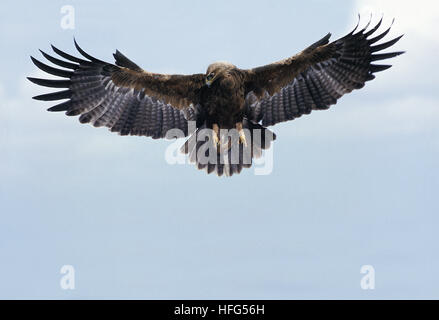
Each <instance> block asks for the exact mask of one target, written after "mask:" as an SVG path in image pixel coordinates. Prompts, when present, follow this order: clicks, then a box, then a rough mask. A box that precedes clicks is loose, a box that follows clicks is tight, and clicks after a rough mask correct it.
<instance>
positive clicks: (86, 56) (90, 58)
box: [73, 39, 107, 64]
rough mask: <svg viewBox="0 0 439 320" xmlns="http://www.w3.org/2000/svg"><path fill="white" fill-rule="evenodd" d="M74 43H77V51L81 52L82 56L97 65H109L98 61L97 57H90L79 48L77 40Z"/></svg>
mask: <svg viewBox="0 0 439 320" xmlns="http://www.w3.org/2000/svg"><path fill="white" fill-rule="evenodd" d="M73 42H74V43H75V47H76V49H77V50H78V51H79V53H80V54H82V55H83V56H84V57H85V58H87V59H89V60H90V61H93V62H95V63H99V64H107V63H106V62H104V61H102V60H99V59H96V58H95V57H92V56H91V55H89V54H88V53H87V52H85V51H84V50H82V48H81V47H80V46H79V44H78V43H77V42H76V39H73Z"/></svg>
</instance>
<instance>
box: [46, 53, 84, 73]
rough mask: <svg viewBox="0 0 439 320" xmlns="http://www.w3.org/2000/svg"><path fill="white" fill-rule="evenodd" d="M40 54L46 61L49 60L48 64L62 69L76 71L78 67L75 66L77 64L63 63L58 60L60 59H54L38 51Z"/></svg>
mask: <svg viewBox="0 0 439 320" xmlns="http://www.w3.org/2000/svg"><path fill="white" fill-rule="evenodd" d="M40 52H41V54H42V55H43V56H44V57H45V58H46V59H47V60H49V61H50V62H52V63H54V64H56V65H57V66H60V67H64V68H67V69H72V70H76V69H78V65H77V64H74V63H70V62H67V61H63V60H60V59H57V58H54V57H52V56H50V55H48V54H47V53H45V52H44V51H43V50H40Z"/></svg>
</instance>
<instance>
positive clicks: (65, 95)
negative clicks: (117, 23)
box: [28, 19, 403, 176]
mask: <svg viewBox="0 0 439 320" xmlns="http://www.w3.org/2000/svg"><path fill="white" fill-rule="evenodd" d="M381 22H382V19H381V20H380V21H379V23H378V24H377V25H376V26H375V27H373V28H371V29H370V30H369V29H368V27H369V24H370V22H369V24H368V25H367V26H366V27H365V28H363V29H361V30H359V31H357V29H358V25H357V27H356V28H355V29H354V30H353V31H352V32H351V33H349V34H348V35H346V36H345V37H343V38H340V39H338V40H336V41H334V42H331V43H330V42H329V39H330V36H331V34H328V35H326V36H325V37H324V38H322V39H321V40H319V41H317V42H316V43H314V44H313V45H311V46H309V47H308V48H306V49H305V50H303V51H302V52H301V53H299V54H297V55H295V56H292V57H290V58H287V59H284V60H282V61H279V62H275V63H272V64H269V65H266V66H262V67H258V68H254V69H248V70H244V69H240V68H237V67H236V66H234V65H233V64H230V63H224V62H217V63H213V64H211V65H210V66H209V67H208V68H207V72H206V73H205V74H193V75H165V74H157V73H151V72H148V71H145V70H143V69H142V68H140V67H139V66H138V65H137V64H135V63H134V62H132V61H131V60H129V59H128V58H127V57H125V56H124V55H123V54H122V53H120V52H119V51H117V50H116V53H115V54H114V58H115V64H111V63H107V62H104V61H101V60H98V59H96V58H94V57H92V56H90V55H89V54H87V53H86V52H84V50H82V49H81V48H80V47H79V46H78V44H77V43H76V41H75V46H76V48H77V50H78V51H79V53H80V54H81V55H82V56H83V57H84V58H77V57H74V56H72V55H70V54H67V53H65V52H63V51H61V50H59V49H57V48H55V47H54V46H52V49H53V51H54V52H55V53H56V54H58V55H59V56H60V57H61V58H64V59H59V58H55V57H53V56H50V55H48V54H47V53H45V52H43V51H41V53H42V54H43V56H44V57H45V58H46V59H47V60H49V61H50V62H52V63H53V64H55V65H56V66H58V67H62V68H63V69H60V68H58V67H52V66H49V65H47V64H44V63H42V62H40V61H38V60H37V59H35V58H33V57H31V58H32V61H33V63H34V64H35V65H36V66H37V67H38V68H40V69H41V70H43V71H45V72H47V73H49V74H52V75H55V76H59V77H62V78H64V79H60V80H46V79H37V78H28V79H29V80H30V81H32V82H33V83H36V84H38V85H41V86H45V87H51V88H64V90H62V91H59V92H55V93H49V94H43V95H39V96H36V97H34V99H37V100H44V101H54V100H62V99H67V100H66V101H64V102H62V103H60V104H57V105H55V106H53V107H51V108H50V109H48V110H49V111H65V112H66V114H67V115H68V116H76V115H79V116H80V117H79V121H80V122H81V123H91V124H92V125H94V126H95V127H100V126H106V127H108V128H110V130H111V131H113V132H118V133H119V134H120V135H141V136H149V137H152V138H154V139H157V138H164V137H166V136H167V133H168V131H169V130H170V129H180V130H181V132H182V135H184V136H188V135H191V137H190V138H189V139H188V141H187V142H186V143H185V145H184V148H183V151H184V152H186V153H189V157H190V159H191V160H192V161H194V162H195V163H196V164H197V166H198V168H199V169H205V170H206V171H207V172H208V173H211V172H215V173H216V174H218V175H223V174H224V175H228V176H231V175H233V174H235V173H239V172H241V170H242V168H245V167H250V166H251V162H252V161H251V160H252V158H253V157H256V156H259V155H260V154H261V153H262V149H266V148H268V147H269V145H270V143H271V141H272V140H274V139H275V136H274V134H272V133H271V131H269V130H268V129H266V128H265V127H266V126H271V125H274V124H276V123H280V122H284V121H288V120H293V119H295V118H298V117H300V116H302V115H303V114H309V113H311V111H312V110H326V109H328V108H329V107H330V106H331V105H333V104H336V103H337V100H338V99H339V98H340V97H341V96H343V95H344V94H346V93H349V92H351V91H352V90H354V89H360V88H362V87H363V86H364V85H365V83H366V82H367V81H369V80H372V79H374V78H375V75H374V74H375V73H376V72H380V71H383V70H386V69H388V68H390V67H391V66H390V65H379V64H375V62H376V61H379V60H384V59H388V58H393V57H395V56H398V55H400V54H401V53H403V52H391V53H381V51H382V50H384V49H387V48H389V47H391V46H392V45H394V44H395V43H396V42H397V41H398V40H399V39H400V38H401V37H397V38H395V39H393V40H390V41H388V42H384V43H381V44H377V42H378V41H380V40H381V39H383V38H384V37H385V36H386V35H387V34H388V32H389V31H390V28H388V29H387V30H386V31H384V32H383V33H381V34H379V35H374V33H375V32H376V31H377V30H378V28H379V27H380V25H381ZM189 123H193V124H194V126H193V127H194V128H195V129H194V130H193V131H192V132H191V130H189V128H190V126H189ZM201 129H210V131H211V135H210V136H208V137H207V138H203V139H201V141H199V140H198V139H195V138H196V137H197V134H198V133H199V131H200V130H201ZM222 129H227V130H230V131H232V130H233V131H234V132H237V136H238V138H237V139H231V138H232V137H231V136H228V135H226V136H225V137H226V138H225V139H223V137H224V135H221V133H220V132H222V131H227V130H222ZM257 129H258V130H259V132H260V133H261V134H260V136H261V137H260V139H253V138H254V137H253V133H254V132H256V131H257ZM245 130H247V131H245ZM246 132H249V134H246ZM229 138H230V139H229ZM192 140H194V141H193V142H194V143H190V142H191V141H192ZM253 140H254V141H256V140H257V141H258V142H254V141H253ZM248 142H249V143H248ZM207 144H208V145H209V146H213V147H214V148H215V149H213V150H216V151H212V149H211V148H210V147H209V148H204V149H203V151H202V152H201V153H202V154H203V156H206V155H207V156H209V152H210V155H211V156H213V157H211V158H210V160H209V161H207V162H206V161H204V162H202V161H200V160H199V158H200V152H199V151H200V150H201V149H202V148H203V145H207ZM234 146H237V148H233V147H234ZM247 148H248V149H249V150H250V160H249V161H247V162H245V161H244V159H243V158H244V157H243V152H244V149H247ZM232 150H238V151H237V152H238V156H237V157H235V158H234V159H235V161H233V159H232V158H233V155H231V153H232ZM223 157H225V160H228V161H221V159H223ZM212 159H213V160H214V161H211V160H212Z"/></svg>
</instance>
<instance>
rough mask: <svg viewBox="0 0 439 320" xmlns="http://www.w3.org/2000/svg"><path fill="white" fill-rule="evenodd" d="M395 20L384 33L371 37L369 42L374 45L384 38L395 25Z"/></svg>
mask: <svg viewBox="0 0 439 320" xmlns="http://www.w3.org/2000/svg"><path fill="white" fill-rule="evenodd" d="M394 21H395V19H393V21H392V24H391V25H390V27H389V28H388V29H387V30H386V31H384V32H383V33H381V34H380V35H378V36H376V37H375V38H372V39H369V40H368V41H367V42H368V43H369V45H372V44H374V43H376V42H378V41H380V40H381V39H382V38H384V37H385V36H386V35H387V34H388V33H389V31H390V29H392V26H393V22H394Z"/></svg>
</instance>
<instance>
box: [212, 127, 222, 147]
mask: <svg viewBox="0 0 439 320" xmlns="http://www.w3.org/2000/svg"><path fill="white" fill-rule="evenodd" d="M212 129H213V133H212V135H213V137H212V138H213V143H214V144H215V145H218V144H220V139H219V127H218V125H217V124H216V123H214V124H213V126H212Z"/></svg>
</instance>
